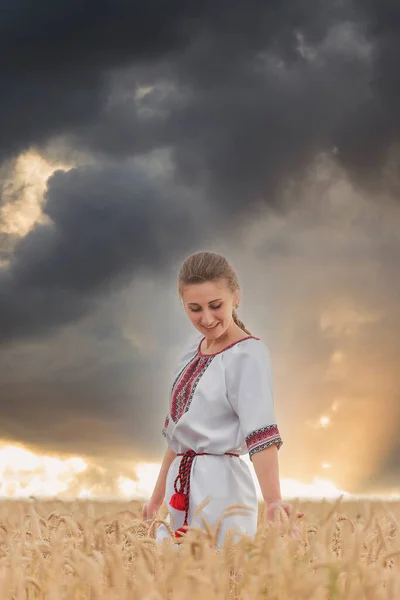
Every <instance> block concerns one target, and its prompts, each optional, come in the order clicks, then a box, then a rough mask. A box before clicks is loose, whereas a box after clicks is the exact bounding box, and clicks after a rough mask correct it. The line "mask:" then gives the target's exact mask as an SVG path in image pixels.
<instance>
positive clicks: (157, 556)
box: [0, 499, 400, 600]
mask: <svg viewBox="0 0 400 600" xmlns="http://www.w3.org/2000/svg"><path fill="white" fill-rule="evenodd" d="M295 505H296V506H297V508H299V509H301V510H303V511H304V512H305V518H304V519H302V520H301V522H298V525H297V526H298V532H297V534H296V535H293V534H292V533H290V532H293V529H292V528H291V523H290V522H288V521H287V519H285V518H284V515H281V516H280V518H279V519H278V520H277V522H276V523H275V524H274V525H273V526H272V527H271V525H270V524H267V523H266V522H265V519H264V511H263V510H261V511H260V523H259V528H258V532H257V536H256V538H255V539H253V540H252V539H250V538H242V539H240V540H239V541H236V542H235V543H234V542H233V540H229V539H228V540H227V541H226V544H225V546H224V548H223V549H222V550H220V551H215V550H214V549H213V547H212V544H213V541H212V540H213V535H214V532H213V531H209V532H204V531H203V532H198V531H192V532H191V533H190V535H187V536H186V539H185V540H184V541H182V543H181V544H179V545H178V546H177V545H176V544H174V543H173V542H172V541H169V540H168V541H166V542H165V543H164V544H162V545H161V544H156V542H155V540H154V535H153V531H154V530H153V529H151V530H150V531H148V528H147V527H146V525H145V524H144V523H143V522H142V521H141V504H140V502H138V501H132V502H126V503H120V502H112V503H111V502H110V503H104V502H94V501H90V500H87V501H83V500H80V501H75V502H69V503H66V502H61V501H55V500H54V501H41V500H36V499H30V500H26V501H11V500H10V501H2V502H1V503H0V599H1V600H34V599H35V600H39V599H40V600H64V599H65V600H67V599H68V600H106V599H107V600H136V599H141V600H163V599H165V600H167V599H168V600H169V599H171V600H189V599H190V600H200V599H201V600H204V599H206V600H214V599H215V600H217V599H218V600H222V599H232V600H233V599H237V600H239V599H240V600H242V599H243V600H258V599H259V598H263V599H265V600H288V599H293V600H306V599H307V600H339V599H340V600H341V599H345V598H346V599H349V600H355V599H357V600H363V599H365V600H383V599H387V600H389V599H390V600H397V599H398V598H400V573H399V560H400V543H399V541H398V539H397V538H398V534H399V519H400V504H399V503H394V502H391V503H389V502H387V503H383V502H365V501H364V502H361V501H351V502H349V501H343V499H339V500H337V501H335V502H328V501H319V502H302V503H298V504H295ZM161 517H165V507H164V512H163V514H162V515H161ZM155 526H156V524H155Z"/></svg>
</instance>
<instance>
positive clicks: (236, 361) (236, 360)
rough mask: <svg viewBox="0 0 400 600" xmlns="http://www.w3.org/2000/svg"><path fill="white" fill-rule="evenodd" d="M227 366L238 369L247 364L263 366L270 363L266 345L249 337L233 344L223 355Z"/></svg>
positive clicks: (255, 338)
mask: <svg viewBox="0 0 400 600" xmlns="http://www.w3.org/2000/svg"><path fill="white" fill-rule="evenodd" d="M223 359H224V362H225V363H226V365H227V366H233V367H235V368H240V366H241V365H245V364H247V363H249V362H258V363H260V364H264V365H265V363H266V362H267V363H269V362H270V352H269V348H268V346H267V345H266V343H265V342H264V341H263V340H262V339H261V338H258V337H249V338H245V339H243V340H240V341H239V342H236V343H235V344H233V345H232V346H231V347H230V348H228V349H227V350H225V352H224V353H223Z"/></svg>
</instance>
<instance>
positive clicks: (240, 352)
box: [226, 339, 283, 459]
mask: <svg viewBox="0 0 400 600" xmlns="http://www.w3.org/2000/svg"><path fill="white" fill-rule="evenodd" d="M226 383H227V394H228V400H229V402H230V404H231V406H232V408H233V410H234V411H235V412H236V414H237V415H238V417H239V422H240V427H241V429H242V433H243V434H244V437H245V440H246V444H247V449H248V451H249V456H250V459H252V456H253V455H254V454H255V453H256V452H259V451H260V450H264V449H265V448H268V447H269V446H272V445H273V444H276V446H277V448H278V450H279V448H280V447H281V446H282V443H283V441H282V438H281V436H280V433H279V430H278V426H277V423H276V418H275V409H274V390H273V374H272V365H271V359H270V354H269V351H268V348H267V347H266V345H265V344H264V342H262V341H261V340H258V339H251V340H246V341H244V342H241V343H239V344H237V345H236V346H235V347H234V348H232V351H231V353H230V356H229V358H228V360H227V364H226Z"/></svg>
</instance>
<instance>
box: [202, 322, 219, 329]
mask: <svg viewBox="0 0 400 600" xmlns="http://www.w3.org/2000/svg"><path fill="white" fill-rule="evenodd" d="M217 325H218V323H216V324H215V325H213V326H212V327H205V326H204V325H203V327H204V329H215V328H216V326H217Z"/></svg>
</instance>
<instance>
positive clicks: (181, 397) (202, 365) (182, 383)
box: [171, 354, 214, 423]
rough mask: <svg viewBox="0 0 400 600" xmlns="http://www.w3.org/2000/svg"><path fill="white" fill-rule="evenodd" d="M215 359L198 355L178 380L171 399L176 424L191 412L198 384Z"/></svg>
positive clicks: (172, 416) (183, 370)
mask: <svg viewBox="0 0 400 600" xmlns="http://www.w3.org/2000/svg"><path fill="white" fill-rule="evenodd" d="M213 358H214V357H213V356H201V355H199V354H196V355H195V356H194V357H193V358H192V359H191V361H190V362H189V363H188V364H187V365H186V367H184V369H182V371H181V372H180V374H179V375H178V377H177V378H176V380H175V382H174V385H173V386H172V399H171V419H172V420H173V421H174V422H175V423H177V422H178V421H179V419H180V418H181V416H182V415H183V413H185V412H186V411H187V410H189V407H190V404H191V402H192V399H193V396H194V393H195V391H196V387H197V384H198V383H199V381H200V378H201V377H202V376H203V375H204V373H205V371H206V369H207V367H208V366H209V364H210V363H211V362H212V360H213Z"/></svg>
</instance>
